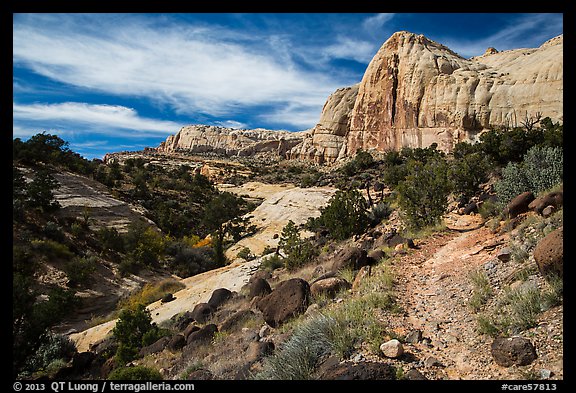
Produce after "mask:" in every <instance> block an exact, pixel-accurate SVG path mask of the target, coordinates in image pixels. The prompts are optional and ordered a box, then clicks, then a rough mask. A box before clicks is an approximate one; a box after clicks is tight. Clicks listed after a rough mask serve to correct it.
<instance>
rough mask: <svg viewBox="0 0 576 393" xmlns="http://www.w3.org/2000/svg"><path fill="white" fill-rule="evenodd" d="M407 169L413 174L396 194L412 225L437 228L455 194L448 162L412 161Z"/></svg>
mask: <svg viewBox="0 0 576 393" xmlns="http://www.w3.org/2000/svg"><path fill="white" fill-rule="evenodd" d="M407 168H408V173H409V174H408V176H406V178H405V179H404V180H403V181H401V182H400V184H399V185H398V187H397V189H396V190H397V192H398V196H399V205H400V207H401V208H402V210H403V212H404V214H405V215H406V218H407V221H408V225H409V226H411V227H413V228H422V227H425V226H429V225H434V224H437V223H438V222H439V221H440V219H441V218H442V215H443V214H444V212H445V211H446V207H447V206H448V195H449V194H450V192H451V190H452V189H451V184H450V181H449V179H448V175H447V169H448V165H447V163H446V161H445V160H444V159H442V158H433V159H429V160H428V162H426V163H425V164H424V163H422V162H420V161H416V160H410V161H408V164H407Z"/></svg>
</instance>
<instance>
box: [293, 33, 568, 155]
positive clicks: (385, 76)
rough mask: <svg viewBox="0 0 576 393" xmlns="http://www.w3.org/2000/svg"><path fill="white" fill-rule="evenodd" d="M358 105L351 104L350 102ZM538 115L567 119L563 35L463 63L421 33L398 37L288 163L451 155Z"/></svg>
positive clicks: (340, 95) (331, 106)
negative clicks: (372, 154)
mask: <svg viewBox="0 0 576 393" xmlns="http://www.w3.org/2000/svg"><path fill="white" fill-rule="evenodd" d="M352 101H353V103H352ZM538 116H542V117H550V118H551V119H552V120H553V121H554V122H556V121H562V120H563V36H562V35H560V36H558V37H555V38H553V39H550V40H548V41H547V42H545V43H544V44H543V45H541V46H540V47H539V48H536V49H515V50H507V51H502V52H498V51H496V50H494V49H493V48H489V50H487V51H486V53H484V55H482V56H478V57H474V58H470V59H465V58H463V57H461V56H459V55H458V54H456V53H454V52H453V51H451V50H450V49H448V48H447V47H445V46H443V45H441V44H439V43H436V42H434V41H432V40H430V39H428V38H426V37H424V36H423V35H416V34H413V33H409V32H406V31H400V32H397V33H394V34H393V35H392V36H391V37H390V38H389V39H388V40H387V41H386V42H385V43H384V45H383V46H382V47H381V48H380V50H379V51H378V52H377V53H376V55H375V56H374V58H373V59H372V61H371V62H370V64H369V65H368V68H367V69H366V72H365V74H364V77H363V78H362V81H361V82H360V84H359V85H355V86H352V87H349V88H345V89H339V90H337V91H336V92H335V93H333V94H332V95H331V96H330V97H329V98H328V100H327V102H326V104H325V105H324V109H323V111H322V115H321V117H320V121H319V123H318V125H317V126H316V127H314V129H313V130H312V132H311V134H310V135H309V136H307V138H305V139H304V140H303V142H302V143H301V144H300V145H298V146H296V147H295V148H293V149H292V151H291V152H290V156H291V157H299V158H305V159H312V160H314V161H316V162H319V163H323V162H334V161H336V160H338V159H340V158H342V157H346V156H353V155H354V154H355V153H356V151H357V150H359V149H363V150H371V149H373V150H376V151H380V152H384V151H388V150H399V149H401V148H402V147H427V146H429V145H431V144H432V143H437V144H438V148H439V149H442V150H444V151H447V152H449V151H451V150H452V148H453V146H454V145H455V143H457V142H460V141H464V140H474V139H475V138H476V137H477V136H478V134H479V133H480V132H482V131H483V130H485V129H488V128H489V127H490V126H499V125H507V126H520V125H522V122H524V121H526V120H534V119H536V118H537V117H538Z"/></svg>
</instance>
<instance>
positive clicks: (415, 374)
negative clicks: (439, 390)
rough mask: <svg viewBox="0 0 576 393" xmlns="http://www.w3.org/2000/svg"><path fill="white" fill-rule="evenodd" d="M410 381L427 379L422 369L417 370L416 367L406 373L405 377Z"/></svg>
mask: <svg viewBox="0 0 576 393" xmlns="http://www.w3.org/2000/svg"><path fill="white" fill-rule="evenodd" d="M403 379H407V380H409V381H420V380H427V379H428V378H426V377H425V376H424V375H423V374H422V373H421V372H420V371H418V370H416V369H415V368H411V369H410V370H409V371H408V372H407V373H406V374H404V378H403Z"/></svg>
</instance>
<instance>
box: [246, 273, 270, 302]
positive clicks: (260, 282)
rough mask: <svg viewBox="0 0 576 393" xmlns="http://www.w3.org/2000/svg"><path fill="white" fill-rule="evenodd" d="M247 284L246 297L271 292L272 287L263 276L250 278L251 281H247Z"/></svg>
mask: <svg viewBox="0 0 576 393" xmlns="http://www.w3.org/2000/svg"><path fill="white" fill-rule="evenodd" d="M248 285H249V293H248V298H249V299H252V298H253V297H256V296H266V295H268V294H269V293H270V292H272V288H270V284H268V281H266V280H265V279H263V278H256V279H254V280H252V282H249V283H248Z"/></svg>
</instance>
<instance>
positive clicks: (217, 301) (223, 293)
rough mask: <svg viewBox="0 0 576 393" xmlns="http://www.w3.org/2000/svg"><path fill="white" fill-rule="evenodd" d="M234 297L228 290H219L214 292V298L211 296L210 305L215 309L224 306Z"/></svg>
mask: <svg viewBox="0 0 576 393" xmlns="http://www.w3.org/2000/svg"><path fill="white" fill-rule="evenodd" d="M231 297H232V292H231V291H230V290H228V289H226V288H219V289H216V290H215V291H214V292H212V296H210V300H208V304H209V305H210V306H212V307H213V308H214V309H216V308H218V307H220V306H221V305H223V304H224V303H225V302H226V300H228V299H230V298H231Z"/></svg>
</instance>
